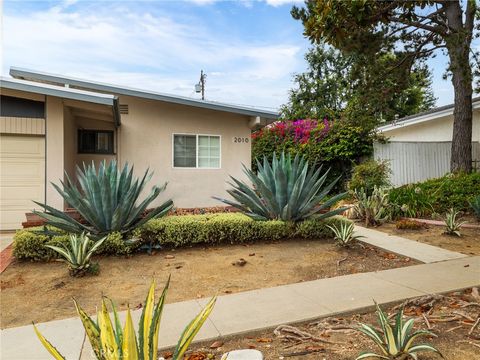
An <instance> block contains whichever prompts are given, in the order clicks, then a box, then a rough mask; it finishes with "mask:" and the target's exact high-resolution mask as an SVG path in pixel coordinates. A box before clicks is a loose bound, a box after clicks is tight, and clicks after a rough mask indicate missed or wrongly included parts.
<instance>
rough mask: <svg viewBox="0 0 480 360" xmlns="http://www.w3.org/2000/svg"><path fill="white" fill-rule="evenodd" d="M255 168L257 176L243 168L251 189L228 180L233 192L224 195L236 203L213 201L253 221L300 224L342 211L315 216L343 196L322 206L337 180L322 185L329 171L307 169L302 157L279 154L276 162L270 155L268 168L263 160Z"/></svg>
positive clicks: (240, 183) (267, 163)
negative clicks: (299, 222) (232, 208)
mask: <svg viewBox="0 0 480 360" xmlns="http://www.w3.org/2000/svg"><path fill="white" fill-rule="evenodd" d="M257 167H258V173H257V174H255V173H254V172H253V171H252V170H250V169H247V168H246V167H245V166H243V172H244V173H245V175H246V176H247V177H248V179H249V180H250V181H251V183H252V184H253V187H252V186H250V185H248V184H247V183H245V182H243V181H240V180H237V179H235V178H234V177H232V176H231V177H230V178H231V179H232V181H233V183H229V185H232V186H233V189H230V190H227V192H228V193H229V194H230V195H231V196H232V197H233V198H234V199H235V200H236V201H231V200H226V199H222V198H218V197H214V198H215V199H217V200H220V201H222V202H224V203H225V204H228V205H231V206H233V207H235V208H237V209H239V210H240V211H242V212H243V213H244V214H245V215H247V216H249V217H251V218H252V219H255V220H284V221H301V220H304V219H308V218H310V217H312V216H314V217H315V218H317V219H325V218H328V217H330V216H334V215H337V214H340V213H342V212H343V211H345V210H346V208H345V207H342V208H339V209H335V210H333V211H328V212H325V213H322V214H319V213H320V212H322V211H323V210H326V209H329V208H330V206H332V205H334V204H335V203H336V202H337V201H339V200H341V199H343V198H344V197H345V196H346V195H347V193H342V194H338V195H335V196H332V197H331V198H330V199H328V200H327V201H325V202H323V203H322V201H324V200H325V197H326V196H327V195H328V193H329V192H330V190H332V188H333V186H334V185H335V184H336V183H337V181H338V180H339V179H340V177H338V178H337V179H335V180H334V181H332V182H331V183H330V184H328V185H325V180H326V178H327V175H328V172H329V170H327V171H326V172H324V173H323V174H321V169H322V167H321V166H320V167H319V168H317V169H315V168H314V167H309V165H308V162H307V160H306V159H305V158H304V157H303V156H302V157H300V156H299V155H297V156H295V158H294V159H293V160H292V158H291V156H290V154H289V155H285V153H282V154H281V155H280V157H279V158H277V156H276V155H275V154H274V155H273V159H272V164H271V165H270V162H269V161H268V159H267V157H266V156H265V157H264V158H263V164H262V163H260V161H259V160H258V159H257Z"/></svg>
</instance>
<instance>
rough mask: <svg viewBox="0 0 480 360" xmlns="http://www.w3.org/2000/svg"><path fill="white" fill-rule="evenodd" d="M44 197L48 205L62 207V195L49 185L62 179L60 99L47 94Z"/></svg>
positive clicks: (62, 148)
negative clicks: (45, 186)
mask: <svg viewBox="0 0 480 360" xmlns="http://www.w3.org/2000/svg"><path fill="white" fill-rule="evenodd" d="M45 113H46V135H45V136H46V148H47V151H46V158H45V160H46V165H45V166H46V184H47V189H46V199H45V201H46V202H47V204H48V205H51V206H53V207H55V208H57V209H62V208H63V198H62V196H61V195H60V194H59V193H58V192H57V191H56V190H55V189H54V188H53V186H51V185H50V183H51V182H53V183H56V184H58V183H59V179H63V166H64V141H63V139H64V127H63V102H62V99H60V98H57V97H52V96H47V99H46V109H45Z"/></svg>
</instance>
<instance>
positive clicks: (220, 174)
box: [0, 68, 278, 230]
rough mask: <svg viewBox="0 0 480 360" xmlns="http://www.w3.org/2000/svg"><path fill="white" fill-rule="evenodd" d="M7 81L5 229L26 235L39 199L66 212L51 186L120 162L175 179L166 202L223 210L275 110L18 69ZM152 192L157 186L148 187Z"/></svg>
mask: <svg viewBox="0 0 480 360" xmlns="http://www.w3.org/2000/svg"><path fill="white" fill-rule="evenodd" d="M10 75H11V76H12V78H1V79H0V88H1V108H0V109H1V113H0V164H1V172H0V184H1V188H0V212H1V219H0V229H2V230H6V229H15V228H19V227H20V224H21V223H22V221H24V220H25V213H26V212H30V211H31V210H32V209H33V208H34V204H33V203H32V200H37V201H40V202H46V203H47V204H49V205H51V206H54V207H56V208H65V205H66V204H64V201H63V198H62V197H61V196H60V195H59V194H58V193H57V192H56V191H55V189H54V188H53V187H52V186H50V183H51V182H54V183H59V180H62V179H63V178H64V172H67V173H68V174H69V175H70V176H75V167H76V165H80V166H81V165H82V164H83V163H91V162H92V161H93V162H94V163H95V164H98V163H99V162H100V161H102V160H104V159H105V160H107V161H108V160H112V159H116V160H117V162H119V163H120V164H125V163H129V164H131V165H134V166H135V173H136V174H137V176H141V175H142V174H143V172H144V171H145V170H146V169H147V168H150V169H151V170H153V171H154V176H153V178H152V180H151V181H150V183H149V184H148V185H147V186H152V185H154V184H163V183H164V182H165V181H168V186H167V190H166V192H165V193H164V194H162V195H161V199H158V202H160V201H164V200H165V199H166V198H171V199H173V200H174V203H175V205H176V206H177V207H181V208H191V207H207V206H215V205H220V204H219V203H218V202H217V201H216V200H214V199H212V198H211V196H212V195H218V196H224V195H226V192H225V190H226V189H227V188H228V185H227V184H226V180H227V179H228V177H229V175H232V176H235V177H242V176H243V174H242V166H241V165H242V164H244V165H246V166H247V167H248V166H250V162H251V149H250V145H251V144H250V135H251V131H252V129H255V128H258V127H260V126H265V125H267V124H269V123H271V122H273V121H275V120H276V119H277V118H278V114H277V113H276V112H273V111H265V110H260V109H257V108H250V107H245V106H237V105H228V104H223V103H218V102H213V101H202V100H195V99H191V98H187V97H181V96H175V95H168V94H163V93H158V92H152V91H145V90H139V89H132V88H127V87H122V86H114V85H109V84H103V83H97V82H93V81H85V80H80V79H74V78H68V77H64V76H58V75H53V74H47V73H42V72H36V71H30V70H25V69H19V68H11V69H10ZM146 190H148V189H146Z"/></svg>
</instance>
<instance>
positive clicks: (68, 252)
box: [45, 233, 107, 276]
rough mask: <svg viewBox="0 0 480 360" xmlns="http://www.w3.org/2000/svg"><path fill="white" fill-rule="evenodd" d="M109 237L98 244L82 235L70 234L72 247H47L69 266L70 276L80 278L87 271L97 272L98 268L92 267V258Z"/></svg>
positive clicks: (98, 241)
mask: <svg viewBox="0 0 480 360" xmlns="http://www.w3.org/2000/svg"><path fill="white" fill-rule="evenodd" d="M106 238H107V237H104V238H102V239H100V240H97V241H96V242H94V241H92V240H90V238H89V237H88V236H87V235H86V234H85V233H82V234H80V235H77V234H70V243H69V245H70V246H66V245H63V244H62V246H61V247H59V246H54V245H45V247H48V248H50V249H52V250H54V251H56V252H57V253H59V254H60V255H61V256H62V257H63V258H64V261H65V262H66V263H67V264H68V268H69V270H70V275H72V276H79V275H83V274H85V272H87V271H92V272H96V270H97V268H96V266H92V264H91V261H90V260H91V257H92V255H93V253H94V252H95V251H96V250H97V249H98V248H99V247H100V245H102V243H103V242H104V241H105V239H106Z"/></svg>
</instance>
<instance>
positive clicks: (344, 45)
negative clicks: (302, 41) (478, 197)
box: [292, 0, 480, 172]
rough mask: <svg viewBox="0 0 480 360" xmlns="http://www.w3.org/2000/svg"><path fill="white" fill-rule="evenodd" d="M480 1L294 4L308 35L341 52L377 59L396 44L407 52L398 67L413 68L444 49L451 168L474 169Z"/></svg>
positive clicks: (322, 0) (295, 14) (314, 0)
mask: <svg viewBox="0 0 480 360" xmlns="http://www.w3.org/2000/svg"><path fill="white" fill-rule="evenodd" d="M479 12H480V11H479V5H478V4H477V2H476V0H466V1H463V2H462V1H461V0H423V1H405V0H350V1H338V0H307V1H306V2H305V7H302V8H299V7H293V9H292V15H293V17H294V18H296V19H299V20H301V21H302V22H303V25H304V28H305V35H307V36H308V37H309V38H310V39H311V40H312V41H314V42H321V41H324V42H326V43H328V44H330V45H332V46H334V47H336V48H338V49H340V50H342V51H345V52H354V53H359V54H363V55H365V56H368V57H369V58H371V59H373V58H375V56H376V54H378V53H380V52H382V51H383V50H384V49H385V48H391V47H392V46H394V47H395V48H396V49H399V50H400V52H401V53H402V54H403V56H402V57H400V58H399V59H398V61H397V63H396V65H395V67H405V68H410V67H411V66H413V65H414V64H415V62H416V61H417V60H418V59H425V58H428V57H430V56H433V55H434V54H435V53H436V51H437V50H439V49H441V50H444V51H445V52H446V54H448V58H449V66H448V69H446V70H447V71H448V73H449V74H451V78H452V84H453V88H454V98H455V106H454V124H453V136H452V156H451V163H450V167H451V171H453V172H458V171H471V169H472V93H473V74H474V73H475V71H476V69H475V67H476V66H478V60H474V59H477V58H476V57H475V55H474V54H473V52H472V49H471V43H472V39H473V37H474V36H478V31H479V30H480V25H479V22H478V19H479V18H480V14H479Z"/></svg>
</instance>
